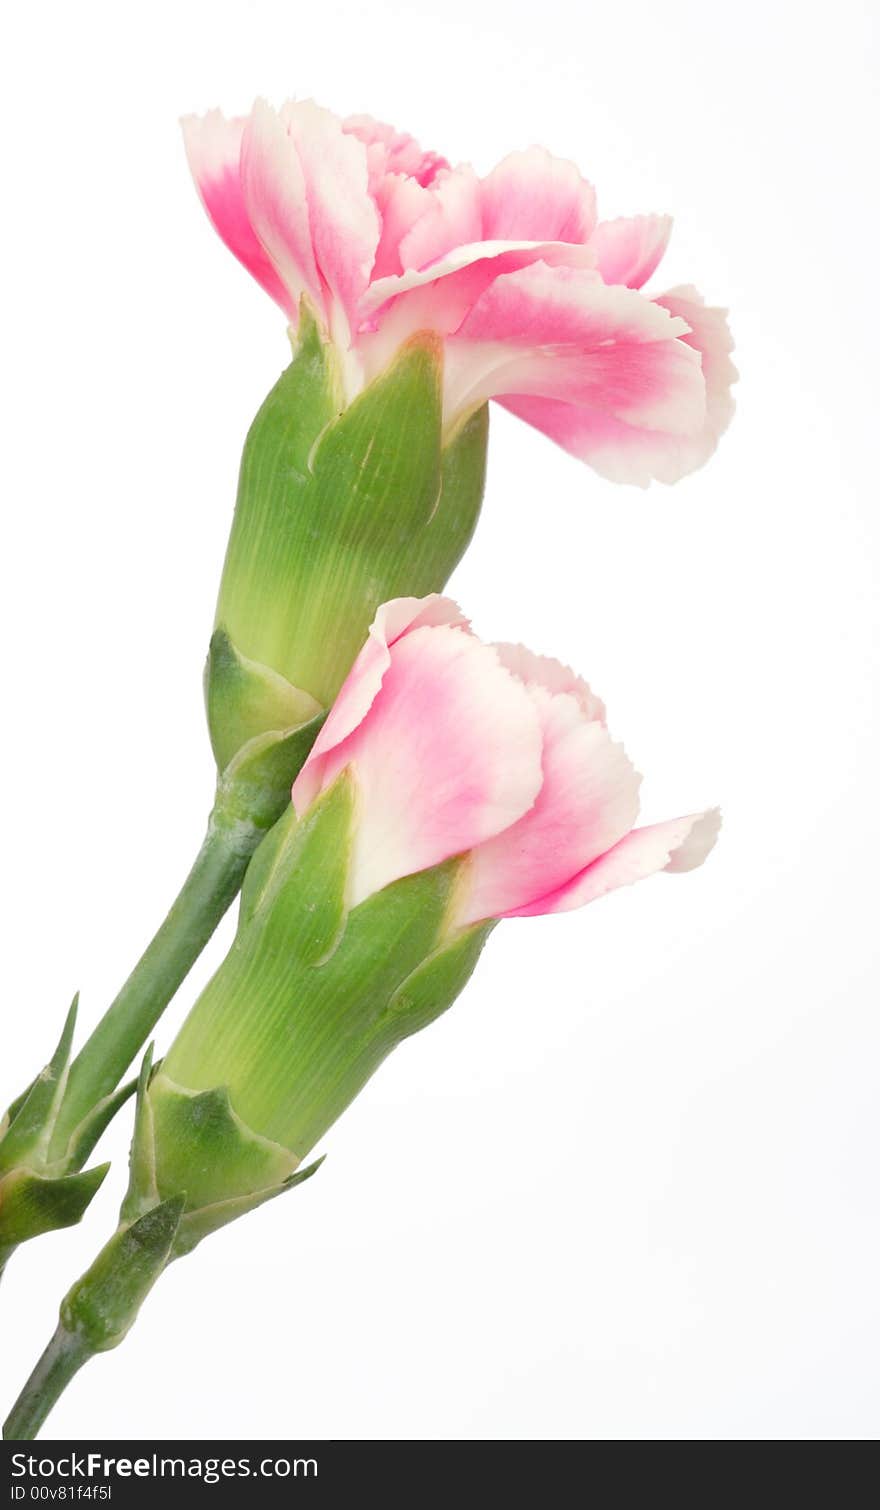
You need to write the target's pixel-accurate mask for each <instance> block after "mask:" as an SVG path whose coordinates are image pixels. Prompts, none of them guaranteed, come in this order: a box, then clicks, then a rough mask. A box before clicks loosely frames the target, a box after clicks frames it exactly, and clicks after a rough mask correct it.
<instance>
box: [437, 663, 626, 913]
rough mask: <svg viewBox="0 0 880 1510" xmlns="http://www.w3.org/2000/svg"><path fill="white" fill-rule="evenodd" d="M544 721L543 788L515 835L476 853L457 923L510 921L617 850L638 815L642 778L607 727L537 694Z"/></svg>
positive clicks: (565, 700) (570, 700) (566, 702)
mask: <svg viewBox="0 0 880 1510" xmlns="http://www.w3.org/2000/svg"><path fill="white" fill-rule="evenodd" d="M532 696H533V699H534V702H535V706H536V708H537V710H538V715H539V717H540V720H541V728H542V735H543V742H544V747H543V775H544V781H543V785H542V787H541V791H540V793H539V794H538V797H537V800H536V802H535V805H534V807H533V808H531V810H530V811H529V812H527V813H526V814H525V815H524V817H522V818H521V819H520V820H519V822H518V823H516V824H514V825H513V827H512V828H508V829H505V831H504V832H503V833H501V834H499V835H498V836H497V837H496V838H494V839H490V840H488V842H487V843H485V844H482V845H480V846H479V848H478V849H475V850H474V851H473V852H472V854H471V857H470V862H469V867H468V874H467V882H466V890H465V894H464V895H463V897H462V904H461V911H460V912H457V914H456V922H457V923H460V924H462V925H467V924H469V923H477V922H482V921H483V920H484V919H486V918H492V917H507V916H509V915H510V914H511V913H517V912H519V911H521V910H522V909H523V908H525V907H528V906H529V905H531V904H533V903H534V902H535V901H536V900H538V899H540V898H542V897H545V896H546V895H547V894H548V893H549V892H555V891H556V890H557V889H558V888H560V887H561V886H562V885H564V884H566V883H568V882H569V881H570V879H571V877H572V876H573V875H576V874H578V873H580V872H582V871H583V869H584V868H585V867H586V866H587V865H589V864H590V863H591V861H593V860H595V859H596V857H597V856H598V855H602V854H604V853H605V852H606V851H607V850H608V849H609V848H610V847H611V846H613V845H616V844H617V843H618V841H619V840H620V839H621V838H622V837H623V835H624V834H626V833H628V832H629V830H630V829H631V828H632V825H633V823H634V822H635V820H636V817H637V815H638V810H639V796H638V792H639V777H638V775H637V774H636V772H635V770H634V768H633V766H632V764H631V762H630V761H629V759H628V758H627V756H626V754H625V753H624V750H623V748H622V746H621V745H618V744H615V743H614V742H613V741H612V739H611V737H610V735H609V734H608V731H607V729H606V728H605V726H604V724H601V723H597V722H588V721H587V720H585V719H584V716H583V713H582V711H581V708H580V707H579V705H578V702H577V699H576V698H574V697H572V696H570V695H569V694H567V693H565V694H560V695H557V696H555V697H554V696H553V695H552V694H550V693H548V692H546V691H544V689H543V688H533V690H532Z"/></svg>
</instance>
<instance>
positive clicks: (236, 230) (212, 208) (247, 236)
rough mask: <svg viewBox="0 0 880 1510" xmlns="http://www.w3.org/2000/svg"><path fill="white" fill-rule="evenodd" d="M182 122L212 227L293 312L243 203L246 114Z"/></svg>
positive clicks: (187, 118)
mask: <svg viewBox="0 0 880 1510" xmlns="http://www.w3.org/2000/svg"><path fill="white" fill-rule="evenodd" d="M180 124H181V127H182V128H183V141H184V147H185V149H186V156H187V160H188V162H189V166H190V171H191V172H192V176H193V178H194V179H195V183H196V188H197V189H198V191H199V196H200V198H201V201H202V204H203V205H204V206H205V209H206V210H207V212H208V217H209V219H210V221H211V223H212V225H213V226H214V229H215V230H216V231H217V233H218V235H219V236H220V238H221V240H222V241H224V242H225V243H226V245H227V246H228V247H229V250H230V251H231V252H232V253H233V255H234V256H236V257H237V258H238V260H239V262H241V263H243V265H244V266H245V267H246V268H247V270H248V272H249V273H250V274H251V276H252V277H254V278H256V280H257V282H258V283H259V284H260V285H261V286H262V287H263V288H264V289H265V290H266V293H267V294H269V295H270V296H271V297H272V298H273V299H275V300H276V302H277V303H278V304H280V305H281V308H282V309H284V310H286V311H287V313H288V314H290V313H292V305H291V299H290V295H289V293H288V291H287V289H286V288H285V286H284V284H283V283H282V281H281V279H280V278H279V276H278V274H277V272H276V271H275V268H274V266H273V264H272V262H271V260H270V259H269V257H268V256H267V255H266V251H265V249H264V248H263V246H262V245H261V243H260V241H259V239H258V237H257V235H256V233H255V231H254V228H253V226H252V225H251V222H250V219H249V217H248V213H247V210H246V208H245V202H244V193H243V190H242V185H241V173H240V166H239V165H240V161H241V141H242V136H243V134H244V128H245V120H244V119H243V118H240V119H236V120H227V119H226V117H225V116H224V115H223V114H222V112H221V111H220V110H210V111H209V112H208V114H207V115H203V116H197V115H186V116H184V117H183V119H182V121H181V123H180Z"/></svg>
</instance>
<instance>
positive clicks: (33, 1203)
mask: <svg viewBox="0 0 880 1510" xmlns="http://www.w3.org/2000/svg"><path fill="white" fill-rule="evenodd" d="M109 1168H110V1165H109V1164H99V1165H97V1166H96V1167H95V1168H94V1169H87V1170H85V1171H84V1172H83V1173H82V1174H69V1175H63V1176H61V1177H60V1178H57V1179H56V1178H50V1177H49V1176H48V1175H42V1174H33V1173H31V1172H30V1171H29V1170H26V1169H19V1170H14V1171H13V1172H12V1173H11V1174H8V1175H6V1176H5V1178H4V1179H2V1180H0V1266H2V1264H3V1263H5V1261H6V1258H7V1257H8V1256H9V1254H10V1253H11V1252H12V1250H13V1249H14V1248H16V1247H17V1246H18V1244H19V1243H24V1242H27V1241H28V1239H29V1238H32V1237H39V1236H40V1235H41V1234H42V1233H44V1232H54V1231H55V1230H56V1228H59V1227H72V1226H74V1225H75V1224H76V1223H77V1222H78V1221H79V1220H80V1218H81V1217H82V1215H83V1212H84V1211H85V1209H86V1207H87V1206H88V1204H89V1202H90V1201H91V1199H92V1197H93V1196H94V1195H95V1192H96V1191H97V1190H98V1188H99V1187H100V1185H101V1184H102V1182H103V1180H104V1176H105V1175H106V1173H107V1171H108V1169H109Z"/></svg>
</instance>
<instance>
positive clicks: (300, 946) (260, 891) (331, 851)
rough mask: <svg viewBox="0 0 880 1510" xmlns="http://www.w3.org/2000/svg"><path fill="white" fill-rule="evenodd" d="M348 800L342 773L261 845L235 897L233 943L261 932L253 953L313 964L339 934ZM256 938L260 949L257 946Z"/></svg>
mask: <svg viewBox="0 0 880 1510" xmlns="http://www.w3.org/2000/svg"><path fill="white" fill-rule="evenodd" d="M354 804H355V794H354V787H353V783H352V781H351V778H350V776H349V775H348V773H347V772H343V773H342V775H341V776H340V777H339V778H338V779H337V780H336V781H335V782H334V783H333V785H332V787H330V789H329V790H328V791H327V792H325V793H324V794H323V796H321V797H320V798H319V799H318V801H317V802H315V803H314V804H313V805H312V807H311V808H310V809H309V811H308V813H307V814H306V816H305V818H304V819H302V820H299V819H298V818H297V816H296V813H295V811H294V809H293V807H292V806H290V807H289V808H288V810H287V811H286V812H285V813H284V814H283V816H282V817H281V818H280V820H279V821H278V823H276V825H275V827H274V828H273V830H272V832H271V833H270V834H269V835H268V836H267V837H266V838H265V839H264V840H263V843H262V844H261V845H260V847H259V849H258V850H257V853H256V854H255V855H254V858H253V860H252V861H251V863H250V865H249V867H248V872H247V875H246V876H245V881H244V886H243V888H242V895H241V914H240V918H239V932H238V938H237V940H236V943H237V944H238V945H239V946H240V947H246V945H247V943H248V939H249V936H250V935H251V934H252V933H253V932H254V931H255V930H257V929H259V930H260V948H261V949H264V948H269V949H285V950H288V951H289V953H290V956H291V958H293V959H295V960H299V961H301V962H302V963H304V964H309V965H313V964H317V963H318V962H319V961H322V960H324V959H326V958H327V956H328V955H329V954H330V953H332V951H333V949H334V947H335V945H336V943H337V942H338V940H339V937H340V934H341V933H342V930H343V928H344V927H345V916H346V889H347V885H348V872H349V865H350V860H351V842H352V824H353V821H354ZM263 932H265V934H266V941H265V942H263Z"/></svg>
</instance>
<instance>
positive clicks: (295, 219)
mask: <svg viewBox="0 0 880 1510" xmlns="http://www.w3.org/2000/svg"><path fill="white" fill-rule="evenodd" d="M183 128H184V135H185V140H186V148H187V154H188V156H189V162H190V166H191V168H192V172H193V175H194V178H195V181H196V184H197V186H198V189H199V193H200V194H201V197H202V200H203V202H204V205H205V208H206V210H207V212H208V215H209V216H210V218H211V220H212V221H213V224H214V226H215V227H216V229H217V231H218V232H219V234H220V236H221V237H222V238H223V240H224V241H225V242H226V244H227V246H228V247H229V248H230V250H231V251H233V252H234V253H235V255H236V256H237V257H238V258H239V260H240V261H241V262H243V263H244V265H245V267H246V268H247V269H248V270H249V271H250V272H251V273H252V274H253V276H254V277H255V278H256V279H257V281H258V282H259V283H261V284H262V286H263V287H264V288H265V289H266V291H267V292H268V293H269V294H271V296H272V298H273V299H275V300H277V302H278V303H279V304H280V305H281V307H282V309H283V310H284V311H285V313H286V314H287V316H288V319H289V320H290V321H291V322H293V323H295V322H296V320H297V316H298V310H299V304H300V300H301V299H302V298H303V297H304V296H305V297H306V298H307V299H308V300H309V301H310V302H311V304H312V305H313V306H314V308H315V309H316V310H317V312H318V314H319V316H320V317H321V318H322V320H323V323H324V325H325V327H326V329H327V331H328V332H329V333H330V335H331V336H332V338H333V340H334V342H335V343H336V344H337V346H338V347H339V349H340V352H341V353H342V357H343V362H342V369H343V373H344V381H345V386H346V390H347V394H346V396H347V398H348V399H349V400H350V399H351V398H353V397H354V396H355V395H356V394H357V393H358V392H359V391H360V390H361V388H362V387H363V386H364V384H365V383H367V382H368V381H369V380H370V378H371V377H372V376H374V375H375V374H376V373H377V372H378V371H380V370H381V369H382V368H383V367H384V366H385V365H386V364H387V362H388V361H389V359H390V358H391V356H392V355H393V354H394V352H395V351H396V350H397V349H398V347H399V346H400V344H401V342H403V341H404V340H405V339H406V338H407V337H408V336H409V335H412V334H413V333H414V332H416V331H422V330H431V331H435V332H436V333H438V334H439V335H440V336H441V337H442V338H443V340H444V346H445V353H444V418H445V422H446V424H447V426H451V425H453V424H455V422H456V421H457V420H459V419H460V418H462V417H465V416H467V415H468V414H469V413H471V412H473V410H474V409H476V408H478V407H479V406H480V405H481V404H483V403H484V402H485V401H486V400H487V399H490V398H494V399H497V400H499V401H500V402H501V403H503V404H504V405H505V406H506V407H507V408H508V409H510V410H512V411H513V412H514V413H515V414H518V415H520V416H521V417H522V418H523V419H525V420H528V422H529V423H530V424H532V425H534V426H536V427H537V429H539V430H542V431H544V433H545V434H547V435H549V436H550V437H551V438H552V439H553V440H555V441H557V442H558V443H559V444H560V445H561V446H564V447H565V449H566V450H568V451H571V452H572V453H573V454H574V455H575V456H578V457H580V458H581V459H582V460H583V461H586V462H589V463H590V465H591V466H593V467H594V468H595V469H596V470H597V471H599V472H601V473H602V474H603V475H604V476H606V477H610V478H612V479H613V480H614V481H617V482H633V483H637V484H640V485H642V486H646V485H647V484H648V482H649V481H650V480H651V479H652V478H656V479H658V480H659V481H661V482H675V481H676V480H677V479H678V478H680V477H682V476H684V475H685V474H686V473H687V472H691V471H693V470H694V469H695V468H696V467H698V466H700V465H701V464H702V463H703V462H704V461H705V460H706V459H707V458H708V457H709V456H710V455H711V453H712V451H713V450H714V448H715V445H716V442H717V440H718V437H719V435H720V434H721V432H722V431H723V430H724V429H725V427H726V426H727V424H728V422H729V420H730V416H731V413H732V410H733V403H732V400H731V397H730V385H731V383H732V382H733V380H734V379H735V377H736V371H735V368H734V367H733V365H732V363H731V361H730V356H729V353H730V350H731V346H732V343H731V340H730V335H729V332H728V328H727V323H726V320H725V318H724V312H723V311H722V310H720V309H715V308H712V307H709V306H707V305H705V304H704V303H703V300H702V299H701V297H700V295H699V294H698V293H697V292H696V290H695V289H693V288H691V287H686V288H676V289H673V290H671V291H670V292H668V293H665V294H659V295H655V296H646V295H644V294H642V293H641V292H639V290H640V289H641V288H642V286H643V284H644V283H645V282H646V281H647V280H648V278H650V276H651V274H652V273H653V272H654V270H655V268H656V267H657V264H658V263H659V261H660V259H661V257H662V255H663V252H664V250H665V247H666V243H667V241H668V238H669V232H670V226H671V222H670V220H669V217H668V216H665V215H647V216H637V217H635V218H633V219H621V220H609V221H597V218H596V199H595V194H594V192H593V189H592V187H591V186H590V184H589V183H587V182H586V180H585V179H584V178H582V177H581V175H580V173H579V171H578V169H577V168H576V167H575V166H574V164H573V163H570V162H566V161H565V160H563V159H561V158H556V157H552V156H551V155H550V153H549V152H546V151H544V150H543V148H541V147H531V148H529V149H528V150H527V151H524V152H514V153H512V154H511V155H510V156H509V157H506V158H504V160H503V161H502V162H500V163H499V164H498V166H497V167H495V168H494V169H493V170H492V172H491V173H490V174H489V175H488V176H487V177H486V178H479V177H478V176H477V174H476V173H475V172H474V171H473V169H472V168H470V167H469V166H467V165H463V166H459V167H455V168H453V167H450V165H449V164H448V163H447V162H446V161H445V160H444V159H443V158H442V157H438V156H437V155H436V154H435V153H432V152H423V151H422V150H421V148H420V147H419V146H418V144H417V143H416V142H415V141H413V139H412V138H411V137H409V136H401V135H398V134H397V133H396V132H395V131H393V130H392V128H391V127H389V126H383V125H381V124H380V123H378V122H376V121H373V120H371V119H369V118H368V117H366V116H357V117H351V118H349V119H348V120H346V121H341V120H339V119H338V118H337V117H336V116H334V115H332V114H331V113H330V112H329V111H327V110H324V109H322V108H320V107H319V106H318V105H316V104H314V103H313V102H312V101H309V100H307V101H303V102H298V103H291V104H287V105H285V106H283V108H282V109H281V110H280V111H275V110H273V109H272V108H271V107H270V106H269V105H267V104H266V103H265V102H263V101H258V102H257V103H256V104H255V105H254V108H253V110H252V111H251V114H250V115H249V116H247V117H243V118H239V119H235V120H226V119H225V118H224V116H223V115H222V114H221V113H220V112H219V111H216V110H215V111H211V112H210V113H209V114H208V115H206V116H203V117H196V116H189V117H187V118H186V119H185V120H184V122H183Z"/></svg>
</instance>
